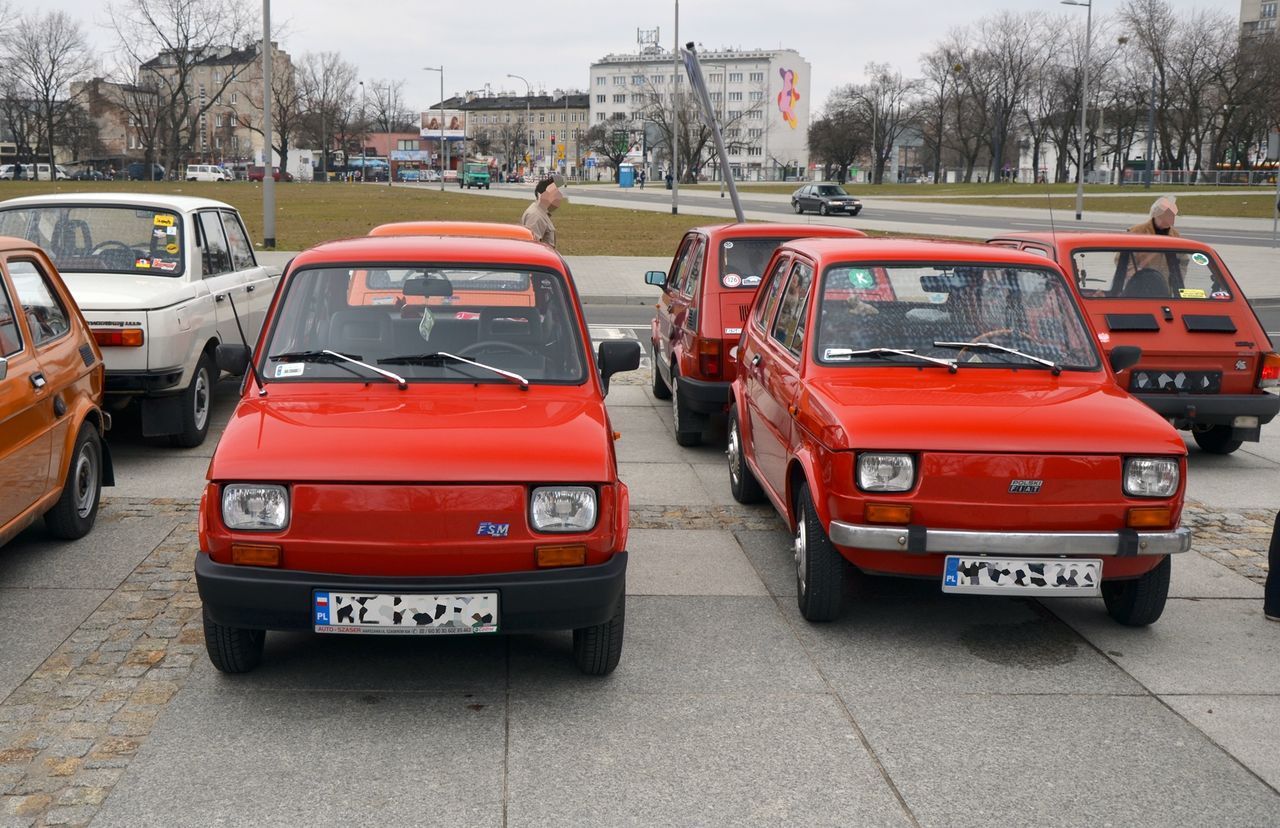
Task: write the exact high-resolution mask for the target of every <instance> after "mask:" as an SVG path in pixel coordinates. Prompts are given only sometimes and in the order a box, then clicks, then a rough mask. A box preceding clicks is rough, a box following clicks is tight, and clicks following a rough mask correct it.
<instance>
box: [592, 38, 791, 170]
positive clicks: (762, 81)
mask: <svg viewBox="0 0 1280 828" xmlns="http://www.w3.org/2000/svg"><path fill="white" fill-rule="evenodd" d="M698 59H699V62H700V63H701V65H702V74H703V78H704V79H705V80H706V85H707V91H708V92H709V93H710V96H711V104H712V106H713V107H714V108H716V109H717V110H718V117H719V121H720V124H721V128H722V129H723V130H724V133H725V142H726V145H727V146H728V148H729V152H728V155H729V160H730V163H731V164H732V166H733V169H734V177H735V178H738V179H740V180H746V181H760V180H770V181H773V180H781V179H784V178H787V177H795V176H797V175H802V174H803V172H804V170H805V169H807V167H808V164H809V142H808V134H809V103H810V100H809V88H810V87H809V76H810V67H809V62H808V61H807V60H805V59H804V58H802V57H801V56H800V54H799V53H798V52H796V51H795V50H794V49H721V50H717V51H705V52H703V51H700V52H699V53H698ZM589 84H590V86H589V88H588V90H587V94H588V99H589V106H590V115H589V117H590V123H591V124H592V125H593V126H594V125H595V124H599V123H610V124H616V125H617V128H618V129H619V130H626V131H628V132H629V133H631V134H632V135H633V136H634V142H635V144H636V145H637V150H636V152H635V157H634V158H633V160H635V161H636V162H638V163H641V164H647V165H648V166H649V169H650V174H651V175H652V174H655V173H656V172H657V169H656V165H657V164H659V163H662V157H661V156H662V155H663V154H662V153H660V152H653V151H650V152H649V153H648V158H642V157H640V156H641V154H643V153H644V151H645V150H646V149H647V148H648V146H647V145H648V143H649V142H650V141H653V140H655V131H654V130H653V128H652V126H651V125H650V126H649V128H648V130H647V132H648V139H647V140H646V139H644V138H643V136H644V135H645V132H646V123H645V122H646V120H647V119H646V118H645V110H646V108H649V107H651V106H652V105H653V104H654V102H655V101H658V102H661V101H663V100H669V99H670V98H669V96H670V93H671V90H673V89H687V88H688V77H687V76H686V74H685V71H684V67H683V65H681V67H680V69H679V71H677V70H676V66H675V60H674V56H673V55H672V53H671V52H670V51H668V50H664V49H662V48H660V47H658V46H652V45H650V46H646V47H645V48H644V49H643V50H642V51H641V52H640V53H638V54H612V55H608V56H606V57H604V58H601V59H600V60H598V61H596V62H595V63H593V64H591V78H590V81H589ZM703 172H704V174H705V175H706V176H707V177H708V178H711V179H715V178H717V177H718V175H719V171H718V169H716V167H715V166H714V165H708V166H707V167H705V168H704V170H703Z"/></svg>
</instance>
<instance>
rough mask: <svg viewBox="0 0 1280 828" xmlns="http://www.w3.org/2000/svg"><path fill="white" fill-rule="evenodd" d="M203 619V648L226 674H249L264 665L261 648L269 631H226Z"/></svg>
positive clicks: (237, 628) (209, 619)
mask: <svg viewBox="0 0 1280 828" xmlns="http://www.w3.org/2000/svg"><path fill="white" fill-rule="evenodd" d="M203 616H204V648H205V650H207V651H208V652H209V661H211V662H213V666H214V667H217V668H218V670H220V671H221V672H223V673H247V672H249V671H250V670H252V669H253V668H254V667H257V666H258V665H259V664H261V663H262V645H263V644H265V643H266V641H267V631H266V630H246V629H243V628H242V627H226V626H223V625H222V624H219V623H218V622H217V621H214V620H213V619H212V618H210V617H209V611H208V610H204V611H203Z"/></svg>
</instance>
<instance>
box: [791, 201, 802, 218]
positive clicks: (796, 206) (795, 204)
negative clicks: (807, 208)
mask: <svg viewBox="0 0 1280 828" xmlns="http://www.w3.org/2000/svg"><path fill="white" fill-rule="evenodd" d="M791 209H792V210H795V211H796V215H797V216H799V215H803V213H804V208H803V207H801V206H800V202H799V201H793V202H791Z"/></svg>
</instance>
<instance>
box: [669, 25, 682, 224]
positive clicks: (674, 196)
mask: <svg viewBox="0 0 1280 828" xmlns="http://www.w3.org/2000/svg"><path fill="white" fill-rule="evenodd" d="M675 2H676V20H675V36H676V37H675V40H676V42H675V47H674V48H673V49H672V50H671V56H672V58H673V59H674V60H673V63H674V68H675V74H674V75H672V76H671V80H672V88H671V215H673V216H674V215H677V214H678V213H679V212H680V161H679V158H680V95H679V93H680V0H675Z"/></svg>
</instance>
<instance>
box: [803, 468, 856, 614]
mask: <svg viewBox="0 0 1280 828" xmlns="http://www.w3.org/2000/svg"><path fill="white" fill-rule="evenodd" d="M793 550H794V554H795V562H796V603H797V604H798V605H799V607H800V614H801V615H803V616H804V617H805V620H806V621H834V620H836V619H837V618H839V617H840V603H841V601H842V600H843V598H844V558H843V557H841V555H840V553H839V552H837V551H836V548H835V547H834V546H832V545H831V538H829V537H828V536H827V531H826V530H825V529H823V528H822V521H821V520H819V519H818V512H817V510H816V509H814V507H813V498H812V497H811V496H810V495H809V486H808V484H805V485H803V486H802V487H801V488H800V493H799V494H798V495H797V496H796V531H795V540H794V546H793Z"/></svg>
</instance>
